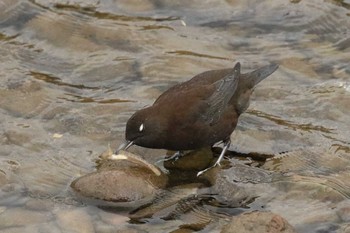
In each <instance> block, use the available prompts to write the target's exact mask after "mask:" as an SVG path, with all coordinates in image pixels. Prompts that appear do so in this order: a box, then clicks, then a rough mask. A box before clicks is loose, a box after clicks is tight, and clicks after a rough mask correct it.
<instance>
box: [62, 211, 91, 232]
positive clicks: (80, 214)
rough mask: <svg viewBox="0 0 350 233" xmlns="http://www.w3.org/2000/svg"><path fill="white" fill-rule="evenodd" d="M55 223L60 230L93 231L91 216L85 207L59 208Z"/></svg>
mask: <svg viewBox="0 0 350 233" xmlns="http://www.w3.org/2000/svg"><path fill="white" fill-rule="evenodd" d="M56 217H57V223H58V225H59V226H60V227H61V229H62V232H81V233H90V232H91V233H94V232H95V230H94V226H93V224H92V218H91V217H90V216H89V215H88V213H87V208H78V209H76V208H75V209H67V210H61V211H59V212H58V213H57V214H56Z"/></svg>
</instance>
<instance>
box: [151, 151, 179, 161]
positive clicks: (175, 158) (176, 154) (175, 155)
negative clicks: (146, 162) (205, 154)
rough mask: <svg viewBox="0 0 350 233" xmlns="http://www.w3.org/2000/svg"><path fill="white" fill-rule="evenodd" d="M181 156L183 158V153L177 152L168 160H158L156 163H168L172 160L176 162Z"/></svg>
mask: <svg viewBox="0 0 350 233" xmlns="http://www.w3.org/2000/svg"><path fill="white" fill-rule="evenodd" d="M182 156H184V152H183V151H177V152H176V153H175V154H173V155H172V156H170V157H169V158H165V159H160V160H158V161H157V162H156V163H160V162H165V161H169V160H173V159H174V160H175V161H176V160H178V159H179V158H181V157H182Z"/></svg>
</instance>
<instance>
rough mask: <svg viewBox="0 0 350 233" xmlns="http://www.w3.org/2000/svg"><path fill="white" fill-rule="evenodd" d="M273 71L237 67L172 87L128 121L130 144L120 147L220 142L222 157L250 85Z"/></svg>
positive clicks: (183, 147) (245, 104) (170, 147)
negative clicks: (222, 149) (243, 72)
mask: <svg viewBox="0 0 350 233" xmlns="http://www.w3.org/2000/svg"><path fill="white" fill-rule="evenodd" d="M277 68H278V65H276V64H272V65H268V66H264V67H262V68H260V69H258V70H255V71H253V72H250V73H247V74H241V73H240V63H237V64H236V65H235V67H234V68H232V69H222V70H211V71H206V72H204V73H201V74H198V75H196V76H195V77H193V78H192V79H191V80H189V81H187V82H184V83H180V84H178V85H175V86H173V87H171V88H170V89H168V90H167V91H165V92H164V93H163V94H161V95H160V96H159V97H158V99H157V100H156V101H155V102H154V104H153V105H152V106H150V107H147V108H144V109H141V110H139V111H137V112H135V113H134V114H133V115H132V116H131V117H130V119H129V120H128V122H127V125H126V132H125V137H126V140H127V141H128V142H129V143H128V144H125V145H124V147H122V148H123V149H127V147H129V146H130V145H131V144H136V145H139V146H143V147H148V148H159V149H168V150H176V151H182V150H193V149H198V148H201V147H204V146H212V145H214V144H215V143H217V142H220V141H223V142H224V143H225V147H224V151H223V153H224V152H225V150H226V149H227V147H228V145H229V143H230V140H229V139H230V135H231V133H232V132H233V130H234V129H235V127H236V125H237V121H238V117H239V116H240V114H242V113H243V112H244V111H245V110H246V109H247V108H248V106H249V98H250V95H251V93H252V91H253V89H254V87H255V86H256V84H258V83H259V82H260V81H261V80H263V79H265V78H266V77H267V76H269V75H270V74H272V73H273V72H274V71H275V70H276V69H277ZM223 153H222V155H221V156H220V158H219V159H218V162H217V163H216V164H218V163H219V162H220V159H221V158H222V156H223Z"/></svg>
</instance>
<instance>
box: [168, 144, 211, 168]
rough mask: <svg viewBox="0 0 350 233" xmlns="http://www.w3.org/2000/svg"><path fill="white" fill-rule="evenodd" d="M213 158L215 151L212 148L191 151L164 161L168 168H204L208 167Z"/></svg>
mask: <svg viewBox="0 0 350 233" xmlns="http://www.w3.org/2000/svg"><path fill="white" fill-rule="evenodd" d="M212 160H213V152H212V151H211V149H210V148H204V149H201V150H195V151H190V152H188V153H185V154H184V155H183V156H181V157H180V158H178V159H177V160H176V159H172V160H168V161H164V167H165V168H166V169H169V170H171V169H178V170H185V171H192V170H203V169H205V168H207V167H208V166H209V165H210V163H211V162H212Z"/></svg>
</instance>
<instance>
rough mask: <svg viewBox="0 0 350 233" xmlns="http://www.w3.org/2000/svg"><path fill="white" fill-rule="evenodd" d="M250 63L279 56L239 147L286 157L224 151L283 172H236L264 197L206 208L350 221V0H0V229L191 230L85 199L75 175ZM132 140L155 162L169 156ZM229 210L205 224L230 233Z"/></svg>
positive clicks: (313, 228) (298, 220)
mask: <svg viewBox="0 0 350 233" xmlns="http://www.w3.org/2000/svg"><path fill="white" fill-rule="evenodd" d="M237 61H239V62H241V65H242V71H243V72H248V71H251V70H253V69H256V68H258V67H260V66H263V65H267V64H269V63H271V62H275V63H278V64H279V65H280V67H279V69H278V70H277V71H276V72H275V73H274V74H273V75H271V76H270V77H269V78H267V79H266V80H264V81H263V82H261V83H260V84H259V85H258V87H257V88H256V90H255V92H254V94H253V96H252V99H251V105H250V107H249V109H248V110H247V112H246V113H244V114H243V115H242V116H241V117H240V120H239V123H238V126H237V129H236V131H235V132H234V133H233V134H232V136H231V139H232V144H231V147H230V151H236V152H240V153H255V154H268V155H275V158H272V159H269V160H268V161H266V162H265V163H260V164H259V165H258V166H252V165H254V164H256V163H257V162H254V161H253V162H251V161H250V160H249V159H240V160H237V159H234V158H226V159H225V160H226V162H228V163H231V166H232V169H233V168H234V166H235V164H237V163H238V162H239V163H241V162H242V161H243V162H242V164H249V165H251V166H248V167H251V168H254V167H259V168H256V169H259V170H258V171H259V172H261V173H263V174H267V173H268V174H270V175H271V174H273V175H274V176H273V178H271V179H270V178H269V179H263V178H261V177H259V176H256V174H259V172H252V173H249V172H248V173H245V174H244V177H243V178H242V177H238V178H237V176H239V174H238V175H237V174H236V173H234V172H233V170H232V169H226V170H223V172H226V173H225V177H229V178H230V177H231V178H232V179H230V182H232V184H234V185H238V186H240V187H242V188H245V189H247V190H251V192H255V196H254V200H251V201H249V203H248V204H247V205H246V206H245V207H244V208H243V207H242V206H240V207H239V208H236V207H234V206H223V205H217V204H212V203H213V200H212V199H211V200H210V201H207V202H206V201H205V200H204V201H202V202H201V203H200V206H199V207H198V206H197V207H195V208H197V210H198V211H197V213H198V212H200V211H199V210H202V211H203V209H206V210H208V211H209V212H215V214H216V215H215V219H219V220H221V219H224V218H225V217H227V216H230V215H233V216H234V215H237V214H239V213H241V212H244V211H252V210H261V209H263V210H268V211H272V212H273V213H276V214H279V215H281V216H282V217H283V218H285V219H286V220H287V221H288V222H289V223H290V224H291V225H292V226H293V227H294V228H295V229H296V230H297V231H298V232H350V224H349V222H350V200H349V199H350V139H349V138H350V79H349V77H350V65H349V63H350V1H348V0H343V1H341V0H324V1H320V0H304V1H303V0H301V1H300V0H299V1H294V0H293V1H292V0H290V1H287V0H285V1H280V0H264V1H261V0H206V1H203V0H193V1H171V0H144V1H140V0H68V1H67V0H49V1H47V0H27V1H26V0H1V1H0V121H1V125H0V145H1V146H0V188H1V190H0V231H1V232H116V231H118V230H121V232H122V230H127V229H129V230H130V232H134V231H131V230H135V232H136V231H140V230H142V231H144V232H171V231H175V230H177V229H179V228H181V227H179V226H181V225H182V224H183V222H186V220H184V219H181V218H177V219H175V220H174V219H170V220H165V219H162V218H160V217H157V216H154V217H151V218H148V219H146V220H145V221H142V222H134V221H130V218H129V216H128V213H129V211H130V210H128V209H120V210H118V211H115V210H113V211H110V210H106V209H105V208H99V207H97V206H94V205H90V204H86V203H84V202H81V201H80V200H79V199H77V198H76V197H75V195H74V194H73V192H72V190H71V188H70V183H71V182H72V181H73V180H74V179H76V178H77V177H79V176H82V175H84V174H87V173H89V172H92V171H94V170H95V169H96V168H95V167H96V164H95V161H96V159H97V157H98V156H99V155H100V154H101V153H102V152H103V151H104V150H106V148H107V146H108V145H109V144H110V145H111V147H112V148H116V147H117V146H118V145H119V144H120V143H122V141H123V138H124V130H125V123H126V121H127V119H128V118H129V117H130V116H131V114H132V113H133V112H134V111H136V110H137V109H140V108H142V107H144V106H146V105H149V104H152V102H153V101H154V100H155V98H156V97H157V96H159V95H160V94H161V93H162V92H163V91H165V90H166V89H168V88H169V87H171V86H173V85H174V84H176V83H179V82H183V81H185V80H188V79H189V78H191V77H193V76H194V75H196V74H198V73H200V72H203V71H206V70H211V69H222V68H229V67H233V65H234V63H235V62H237ZM130 151H132V152H134V153H136V154H138V155H141V156H142V157H143V158H145V159H146V160H147V161H149V162H150V163H154V162H156V161H157V160H159V159H160V158H162V157H164V155H165V154H166V151H164V150H150V149H145V148H140V147H136V146H135V147H133V148H132V149H130ZM244 160H246V161H244ZM237 161H238V162H237ZM236 170H237V169H236ZM230 171H231V172H230ZM265 172H266V173H265ZM253 174H255V176H254V175H253ZM250 175H251V177H250ZM172 180H174V178H172ZM173 182H175V183H176V181H173ZM182 182H183V183H186V182H188V183H191V182H192V181H191V180H187V181H186V182H185V181H182ZM196 182H197V181H196ZM235 187H236V186H235ZM214 199H216V200H217V201H220V194H219V196H216V197H215V198H214ZM195 212H196V211H195ZM222 215H223V216H225V217H223V218H220V217H218V216H222ZM197 217H198V216H197ZM219 220H218V221H217V222H215V223H214V224H208V225H206V226H204V227H202V228H200V229H195V230H200V231H202V232H214V231H217V232H220V229H221V224H224V223H221V222H220V221H219ZM182 226H183V225H182ZM182 228H183V227H182ZM190 229H192V230H193V227H192V228H191V227H190V228H189V229H188V230H190ZM128 232H129V231H128ZM179 232H180V231H179ZM184 232H185V231H184ZM186 232H188V231H186Z"/></svg>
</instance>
